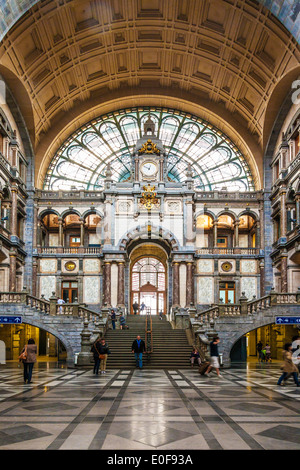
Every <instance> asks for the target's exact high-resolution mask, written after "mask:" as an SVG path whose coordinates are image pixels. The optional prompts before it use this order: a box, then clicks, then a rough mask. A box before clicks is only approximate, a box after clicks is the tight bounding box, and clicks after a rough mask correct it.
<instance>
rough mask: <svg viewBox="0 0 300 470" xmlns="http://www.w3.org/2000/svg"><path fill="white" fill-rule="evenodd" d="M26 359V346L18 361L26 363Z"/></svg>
mask: <svg viewBox="0 0 300 470" xmlns="http://www.w3.org/2000/svg"><path fill="white" fill-rule="evenodd" d="M26 359H27V345H26V346H25V351H23V352H22V353H21V354H20V356H19V361H26Z"/></svg>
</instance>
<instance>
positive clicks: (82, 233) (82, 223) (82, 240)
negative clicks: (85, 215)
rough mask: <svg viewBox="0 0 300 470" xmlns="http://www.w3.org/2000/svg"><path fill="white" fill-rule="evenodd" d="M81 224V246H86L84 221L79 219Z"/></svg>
mask: <svg viewBox="0 0 300 470" xmlns="http://www.w3.org/2000/svg"><path fill="white" fill-rule="evenodd" d="M79 223H80V246H84V220H83V219H79Z"/></svg>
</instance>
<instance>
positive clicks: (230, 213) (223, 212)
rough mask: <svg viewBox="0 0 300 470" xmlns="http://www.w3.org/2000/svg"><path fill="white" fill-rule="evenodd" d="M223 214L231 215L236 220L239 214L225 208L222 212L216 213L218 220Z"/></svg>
mask: <svg viewBox="0 0 300 470" xmlns="http://www.w3.org/2000/svg"><path fill="white" fill-rule="evenodd" d="M221 215H228V216H229V217H232V219H233V221H234V222H235V221H236V220H237V215H236V214H235V213H234V212H232V211H231V210H230V209H223V210H221V211H220V212H218V214H217V215H216V220H218V219H219V217H221Z"/></svg>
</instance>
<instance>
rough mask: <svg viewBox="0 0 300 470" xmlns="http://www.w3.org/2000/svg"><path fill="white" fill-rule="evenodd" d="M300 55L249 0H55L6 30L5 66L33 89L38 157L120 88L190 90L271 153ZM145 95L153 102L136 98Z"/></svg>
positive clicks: (130, 91) (132, 92)
mask: <svg viewBox="0 0 300 470" xmlns="http://www.w3.org/2000/svg"><path fill="white" fill-rule="evenodd" d="M299 58H300V54H299V45H298V43H297V41H296V40H295V39H294V38H293V36H292V35H291V34H290V33H289V32H288V31H287V30H286V29H285V28H284V27H283V26H282V24H281V23H280V22H279V21H278V20H277V19H276V18H274V17H273V16H272V15H271V14H270V13H269V11H268V10H267V9H265V8H263V7H262V6H259V5H258V4H257V3H255V2H253V1H250V0H241V1H239V2H236V1H235V0H227V1H223V0H210V1H204V0H180V1H179V0H169V1H167V2H161V1H158V0H109V1H108V0H80V1H78V0H68V1H67V0H51V1H50V0H48V1H44V2H38V3H36V4H35V5H33V6H32V8H31V10H29V11H27V13H26V14H25V15H23V17H22V18H21V19H20V20H19V21H18V22H17V23H16V24H15V25H14V26H13V27H12V28H11V29H10V30H9V31H8V33H7V35H6V36H5V37H4V38H3V40H2V43H1V44H0V73H2V74H3V76H4V77H5V73H4V71H5V70H9V71H11V73H12V74H14V76H15V77H16V78H17V79H18V80H20V82H22V83H23V85H24V88H25V89H26V92H27V94H28V97H29V100H30V102H31V107H32V120H33V121H34V129H31V137H32V141H33V144H34V147H35V149H36V151H37V154H38V157H37V161H38V160H39V159H43V158H44V157H43V155H42V153H44V154H45V153H47V152H48V151H49V148H50V147H51V148H53V145H54V144H53V142H54V141H56V140H58V139H57V136H58V134H60V133H61V132H62V125H64V127H66V125H65V124H62V123H63V122H65V121H64V119H65V116H66V115H68V116H69V117H70V119H72V121H74V122H75V121H76V125H77V124H82V120H81V118H82V116H83V114H84V115H85V119H86V118H87V120H88V119H89V118H92V117H95V113H96V111H95V110H96V108H97V106H98V107H99V110H98V115H100V114H101V109H100V108H101V107H102V106H103V104H104V102H105V101H107V102H108V101H109V100H110V99H111V97H112V96H114V99H117V97H118V94H119V96H120V97H124V96H125V95H126V96H127V97H128V98H130V97H132V98H133V102H132V103H131V105H149V104H151V103H150V101H151V99H153V97H154V96H160V97H161V96H169V97H170V99H169V103H168V105H170V104H171V102H172V96H173V98H176V99H178V100H180V99H182V98H183V96H184V100H185V101H189V102H190V103H191V104H193V105H194V106H195V107H197V106H198V108H199V109H198V110H197V109H195V110H194V111H195V113H196V114H197V115H201V113H202V114H206V116H204V115H203V117H205V118H206V117H207V113H209V112H210V111H211V112H212V110H214V111H213V114H214V116H215V117H214V119H215V120H216V119H218V118H217V117H216V116H217V115H219V121H220V123H219V127H221V128H222V126H223V130H224V131H226V132H227V133H228V134H229V135H230V136H231V137H232V135H231V134H230V130H229V129H226V126H228V127H229V126H230V127H231V128H233V127H235V129H236V132H237V133H240V136H241V135H242V134H243V135H244V136H246V135H247V136H248V137H247V138H248V139H252V140H253V142H254V143H255V145H256V146H257V148H258V149H260V152H262V149H263V142H264V136H263V129H264V120H265V109H266V104H267V103H268V101H269V99H270V97H271V95H272V92H273V90H274V89H275V86H276V84H277V83H278V82H279V81H280V80H281V78H282V77H284V76H285V75H286V74H287V73H289V72H290V71H291V70H293V69H296V68H297V67H299ZM13 91H14V90H13ZM137 95H143V96H147V95H148V96H149V100H150V101H149V102H148V103H145V102H143V103H142V102H136V101H135V102H134V97H136V96H137ZM136 99H137V98H136ZM177 104H178V103H177ZM20 107H21V109H22V103H21V104H20ZM114 108H115V109H117V108H116V105H114ZM89 110H90V112H91V114H93V116H92V115H88V112H89ZM203 110H204V111H203ZM225 115H226V119H225V117H224V116H225ZM79 121H80V122H79ZM216 124H217V123H216ZM70 125H71V122H70ZM72 126H73V128H72V129H70V132H71V131H73V130H74V127H76V126H75V124H74V125H72ZM64 133H65V134H66V133H67V129H66V128H65V129H64ZM46 142H47V144H46ZM57 145H59V142H58V141H57ZM249 145H250V144H249ZM254 153H256V155H254V154H253V155H252V157H251V158H254V159H257V160H258V159H259V158H261V155H258V152H254ZM47 158H50V156H48V157H47ZM249 158H250V157H249Z"/></svg>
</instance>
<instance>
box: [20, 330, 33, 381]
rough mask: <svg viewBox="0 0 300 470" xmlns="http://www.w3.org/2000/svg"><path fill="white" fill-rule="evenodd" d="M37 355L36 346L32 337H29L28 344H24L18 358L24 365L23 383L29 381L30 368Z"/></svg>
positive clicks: (30, 375)
mask: <svg viewBox="0 0 300 470" xmlns="http://www.w3.org/2000/svg"><path fill="white" fill-rule="evenodd" d="M36 355H37V346H36V344H35V342H34V339H32V338H30V339H29V340H28V344H25V346H24V348H23V349H22V351H21V354H20V356H19V360H20V361H22V362H23V365H24V383H26V381H27V383H29V384H30V383H31V378H32V370H33V366H34V363H35V362H36Z"/></svg>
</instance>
